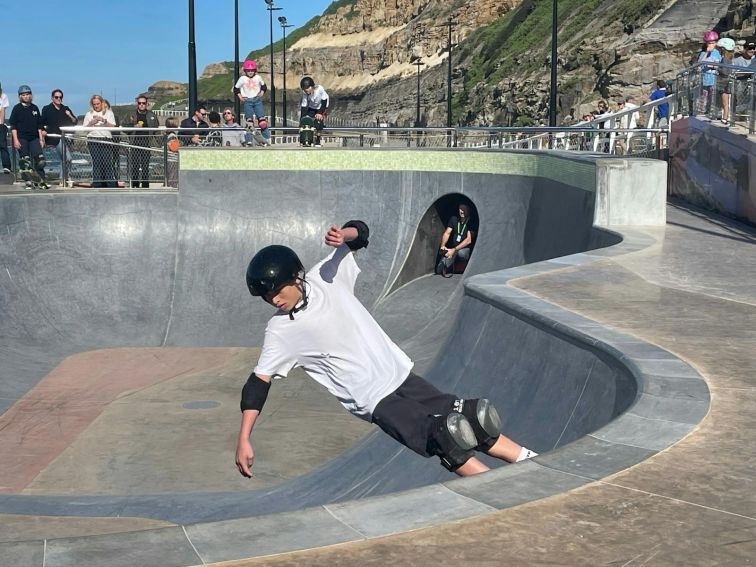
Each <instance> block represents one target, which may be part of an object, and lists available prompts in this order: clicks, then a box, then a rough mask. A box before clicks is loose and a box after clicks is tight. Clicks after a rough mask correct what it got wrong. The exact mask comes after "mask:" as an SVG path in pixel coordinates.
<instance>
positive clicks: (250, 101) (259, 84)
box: [234, 59, 270, 145]
mask: <svg viewBox="0 0 756 567" xmlns="http://www.w3.org/2000/svg"><path fill="white" fill-rule="evenodd" d="M242 68H243V70H244V76H243V77H239V80H238V81H236V84H235V85H234V95H235V96H236V97H237V98H238V99H239V100H240V101H241V102H242V104H244V119H245V120H246V121H247V123H249V122H250V121H251V120H252V117H253V116H256V117H257V126H258V127H259V128H260V133H261V134H262V137H263V142H264V143H265V144H267V145H269V144H270V129H269V128H268V116H267V115H266V114H265V109H264V108H263V103H262V98H263V96H264V95H265V93H266V92H267V90H268V87H267V85H266V84H265V81H263V79H262V77H261V76H260V75H258V74H257V62H255V61H251V60H249V59H248V60H247V61H245V62H244V65H243V67H242Z"/></svg>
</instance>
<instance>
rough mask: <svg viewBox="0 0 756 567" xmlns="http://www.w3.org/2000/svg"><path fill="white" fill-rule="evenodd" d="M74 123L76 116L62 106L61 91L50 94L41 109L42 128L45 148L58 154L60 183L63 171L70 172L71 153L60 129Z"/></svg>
mask: <svg viewBox="0 0 756 567" xmlns="http://www.w3.org/2000/svg"><path fill="white" fill-rule="evenodd" d="M76 122H77V120H76V115H75V114H74V113H73V112H72V111H71V109H70V108H68V107H67V106H66V105H65V104H63V91H62V90H60V89H55V90H54V91H53V92H52V93H50V104H48V105H47V106H45V107H43V108H42V127H43V128H44V129H45V147H48V148H54V149H55V151H57V152H58V157H59V158H60V178H61V181H64V180H63V171H64V170H65V171H71V152H70V151H69V149H68V145H67V143H66V140H64V139H62V137H61V131H60V127H61V126H76ZM63 164H65V168H64V166H63Z"/></svg>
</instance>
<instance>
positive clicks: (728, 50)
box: [717, 37, 735, 124]
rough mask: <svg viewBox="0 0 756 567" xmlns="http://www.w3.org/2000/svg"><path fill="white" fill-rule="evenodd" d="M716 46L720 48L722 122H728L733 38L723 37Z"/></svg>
mask: <svg viewBox="0 0 756 567" xmlns="http://www.w3.org/2000/svg"><path fill="white" fill-rule="evenodd" d="M717 47H719V49H721V50H722V62H721V63H720V65H719V76H720V77H721V79H720V80H721V81H722V89H721V90H722V124H729V123H730V108H731V107H730V103H731V102H732V100H731V98H732V97H731V95H732V87H733V84H732V81H731V80H730V77H732V75H733V70H732V68H731V67H732V65H733V59H734V58H735V40H733V39H732V38H729V37H723V38H722V39H720V40H719V41H718V42H717Z"/></svg>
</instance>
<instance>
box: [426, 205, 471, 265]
mask: <svg viewBox="0 0 756 567" xmlns="http://www.w3.org/2000/svg"><path fill="white" fill-rule="evenodd" d="M476 232H477V230H476V227H475V226H474V225H473V223H472V222H471V218H470V206H469V205H467V204H465V203H460V204H459V207H458V208H457V215H453V216H452V217H451V218H450V219H449V222H448V223H447V224H446V230H444V232H443V234H442V235H441V244H440V245H439V252H438V261H437V263H436V273H437V274H441V275H442V276H446V274H447V273H449V272H452V271H453V268H454V262H456V261H457V259H459V260H462V261H464V262H467V261H468V260H469V259H470V253H471V250H472V248H471V247H472V244H473V239H474V238H475V234H476Z"/></svg>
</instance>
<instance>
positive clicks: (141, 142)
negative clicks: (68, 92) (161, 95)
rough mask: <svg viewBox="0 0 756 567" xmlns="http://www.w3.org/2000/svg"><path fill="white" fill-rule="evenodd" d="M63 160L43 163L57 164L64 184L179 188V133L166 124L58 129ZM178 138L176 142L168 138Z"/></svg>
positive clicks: (73, 185) (96, 186) (48, 160)
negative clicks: (139, 126) (63, 148)
mask: <svg viewBox="0 0 756 567" xmlns="http://www.w3.org/2000/svg"><path fill="white" fill-rule="evenodd" d="M61 131H62V137H61V141H60V143H61V144H64V145H65V148H66V150H67V152H66V153H67V155H66V159H61V158H60V152H57V154H58V159H57V160H55V158H54V157H53V159H52V160H51V159H50V158H51V155H50V152H47V154H46V155H47V162H48V166H49V168H50V169H51V170H55V169H59V170H60V178H59V185H60V186H62V187H93V188H140V189H148V188H157V187H174V188H175V187H178V151H177V150H178V144H179V142H178V137H177V133H176V132H174V131H172V130H166V129H165V128H140V129H138V130H136V129H134V128H86V127H81V126H73V127H65V128H61ZM174 140H176V142H175V143H171V142H172V141H174Z"/></svg>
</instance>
